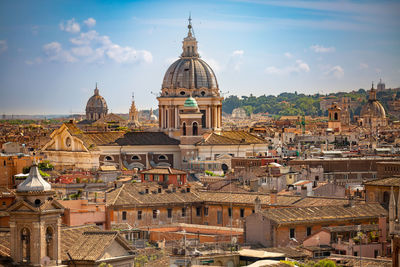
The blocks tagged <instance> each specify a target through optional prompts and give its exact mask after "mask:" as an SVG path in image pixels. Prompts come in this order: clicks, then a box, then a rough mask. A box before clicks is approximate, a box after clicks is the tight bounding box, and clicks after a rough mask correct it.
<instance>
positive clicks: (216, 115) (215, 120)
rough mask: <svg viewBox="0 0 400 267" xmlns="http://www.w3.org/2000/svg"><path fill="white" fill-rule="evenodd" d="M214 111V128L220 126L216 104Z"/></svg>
mask: <svg viewBox="0 0 400 267" xmlns="http://www.w3.org/2000/svg"><path fill="white" fill-rule="evenodd" d="M213 111H214V112H213V113H214V126H213V127H214V128H218V113H217V112H218V107H217V106H214V108H213Z"/></svg>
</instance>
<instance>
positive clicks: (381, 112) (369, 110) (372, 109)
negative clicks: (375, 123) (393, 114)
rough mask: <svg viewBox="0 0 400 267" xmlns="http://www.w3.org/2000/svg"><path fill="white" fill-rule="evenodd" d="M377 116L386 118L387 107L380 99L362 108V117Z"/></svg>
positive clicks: (369, 102)
mask: <svg viewBox="0 0 400 267" xmlns="http://www.w3.org/2000/svg"><path fill="white" fill-rule="evenodd" d="M366 116H371V117H376V118H386V112H385V108H384V107H383V106H382V104H381V103H379V101H370V100H368V103H367V104H366V105H365V106H364V107H363V108H362V110H361V117H366Z"/></svg>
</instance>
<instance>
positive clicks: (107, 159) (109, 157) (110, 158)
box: [104, 156, 113, 161]
mask: <svg viewBox="0 0 400 267" xmlns="http://www.w3.org/2000/svg"><path fill="white" fill-rule="evenodd" d="M104 159H105V160H106V161H113V158H112V157H111V156H105V157H104Z"/></svg>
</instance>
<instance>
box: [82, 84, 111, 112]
mask: <svg viewBox="0 0 400 267" xmlns="http://www.w3.org/2000/svg"><path fill="white" fill-rule="evenodd" d="M107 113H108V107H107V103H106V100H105V99H104V97H102V96H101V95H100V94H99V89H98V88H97V85H96V89H94V95H93V96H92V97H90V98H89V100H88V102H87V104H86V117H87V119H88V120H98V119H100V118H102V117H104V116H105V115H107Z"/></svg>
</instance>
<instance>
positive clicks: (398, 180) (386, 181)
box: [364, 176, 400, 186]
mask: <svg viewBox="0 0 400 267" xmlns="http://www.w3.org/2000/svg"><path fill="white" fill-rule="evenodd" d="M364 185H380V186H400V176H397V177H396V176H395V177H389V178H383V179H378V180H374V181H369V182H365V183H364Z"/></svg>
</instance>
